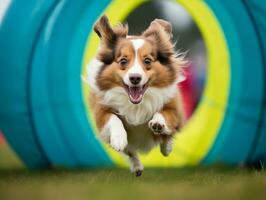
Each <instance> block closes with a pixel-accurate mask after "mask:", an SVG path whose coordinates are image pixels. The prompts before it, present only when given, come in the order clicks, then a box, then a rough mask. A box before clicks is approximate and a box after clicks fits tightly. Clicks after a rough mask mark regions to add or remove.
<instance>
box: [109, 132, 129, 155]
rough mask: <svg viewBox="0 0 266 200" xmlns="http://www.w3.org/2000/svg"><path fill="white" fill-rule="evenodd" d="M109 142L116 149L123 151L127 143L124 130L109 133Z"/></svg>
mask: <svg viewBox="0 0 266 200" xmlns="http://www.w3.org/2000/svg"><path fill="white" fill-rule="evenodd" d="M110 144H111V146H112V147H113V149H115V150H116V151H123V150H124V149H125V148H126V146H127V144H128V142H127V135H126V132H123V133H122V132H120V133H119V132H118V133H117V132H116V133H113V134H111V138H110Z"/></svg>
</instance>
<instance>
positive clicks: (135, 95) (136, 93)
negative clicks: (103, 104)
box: [128, 87, 143, 104]
mask: <svg viewBox="0 0 266 200" xmlns="http://www.w3.org/2000/svg"><path fill="white" fill-rule="evenodd" d="M128 94H129V98H130V101H131V102H132V103H134V104H137V103H140V102H141V100H142V96H143V93H142V88H141V87H129V89H128Z"/></svg>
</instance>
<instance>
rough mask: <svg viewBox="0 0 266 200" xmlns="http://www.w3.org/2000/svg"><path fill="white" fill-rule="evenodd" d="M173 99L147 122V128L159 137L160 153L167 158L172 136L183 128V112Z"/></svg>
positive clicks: (170, 148) (170, 149)
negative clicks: (160, 140)
mask: <svg viewBox="0 0 266 200" xmlns="http://www.w3.org/2000/svg"><path fill="white" fill-rule="evenodd" d="M177 102H178V101H176V100H175V99H173V100H172V101H171V102H169V103H168V104H166V105H165V106H164V108H163V109H162V110H161V111H160V112H157V113H155V114H154V116H153V118H152V119H151V120H150V121H149V123H148V125H149V128H150V129H151V130H152V131H153V133H154V134H155V135H161V138H162V142H161V144H160V149H161V153H162V154H163V155H164V156H168V155H169V154H170V153H171V151H172V144H173V141H172V140H173V135H174V134H175V133H176V132H177V131H179V130H180V129H181V128H182V126H183V112H182V110H181V108H180V105H179V104H178V103H177Z"/></svg>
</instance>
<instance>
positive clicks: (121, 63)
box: [119, 58, 128, 67]
mask: <svg viewBox="0 0 266 200" xmlns="http://www.w3.org/2000/svg"><path fill="white" fill-rule="evenodd" d="M119 63H120V65H121V66H122V67H125V66H126V65H127V64H128V60H127V59H126V58H122V59H121V60H120V61H119Z"/></svg>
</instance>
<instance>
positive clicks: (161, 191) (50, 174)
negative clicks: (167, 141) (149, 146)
mask: <svg viewBox="0 0 266 200" xmlns="http://www.w3.org/2000/svg"><path fill="white" fill-rule="evenodd" d="M0 150H1V149H0ZM7 152H8V151H7V150H5V153H3V148H2V152H1V151H0V158H1V159H0V160H2V158H3V157H2V156H3V155H5V159H8V157H11V158H9V162H10V163H11V167H7V163H8V162H3V160H2V161H1V162H0V200H16V199H22V200H23V199H27V200H36V199H38V200H44V199H49V200H53V199H64V200H68V199H69V200H70V199H71V200H72V199H97V200H101V199H103V200H106V199H110V200H111V199H127V200H130V199H137V200H140V199H145V200H148V199H152V200H156V199H180V200H186V199H204V200H209V199H210V200H213V199H215V200H219V199H223V200H224V199H247V200H250V199H252V200H255V199H266V193H265V188H266V171H265V170H262V171H257V170H248V169H239V168H229V167H221V166H215V167H214V166H213V167H205V168H203V167H200V168H199V167H197V168H185V169H174V168H170V169H146V170H145V172H144V174H143V176H142V177H139V178H136V177H134V176H133V175H131V174H130V173H129V171H128V170H127V169H112V168H110V169H90V170H89V169H87V170H84V169H83V170H75V171H67V170H55V171H38V172H37V171H34V172H32V171H31V172H29V171H27V170H25V169H23V168H22V167H21V164H20V163H19V162H18V161H17V160H16V159H14V155H13V154H10V155H9V156H6V155H7V154H8V153H7ZM1 163H4V166H5V167H2V168H1ZM2 166H3V165H2Z"/></svg>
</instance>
